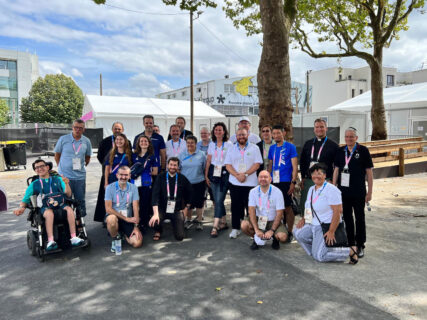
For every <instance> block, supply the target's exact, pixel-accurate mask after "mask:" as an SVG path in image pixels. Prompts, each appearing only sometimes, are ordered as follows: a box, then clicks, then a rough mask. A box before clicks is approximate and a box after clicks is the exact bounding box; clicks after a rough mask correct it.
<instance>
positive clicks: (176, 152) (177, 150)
mask: <svg viewBox="0 0 427 320" xmlns="http://www.w3.org/2000/svg"><path fill="white" fill-rule="evenodd" d="M171 144H172V149H173V154H174V155H175V156H176V155H177V154H178V153H179V148H180V146H181V138H180V139H179V140H178V148H176V151H175V146H174V145H173V140H171Z"/></svg>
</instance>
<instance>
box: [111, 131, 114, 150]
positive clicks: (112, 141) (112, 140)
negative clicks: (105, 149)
mask: <svg viewBox="0 0 427 320" xmlns="http://www.w3.org/2000/svg"><path fill="white" fill-rule="evenodd" d="M111 147H112V148H114V134H113V135H112V136H111Z"/></svg>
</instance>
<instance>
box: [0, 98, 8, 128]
mask: <svg viewBox="0 0 427 320" xmlns="http://www.w3.org/2000/svg"><path fill="white" fill-rule="evenodd" d="M8 122H9V107H8V105H7V103H6V101H4V100H2V99H0V127H2V126H4V125H5V124H6V123H8Z"/></svg>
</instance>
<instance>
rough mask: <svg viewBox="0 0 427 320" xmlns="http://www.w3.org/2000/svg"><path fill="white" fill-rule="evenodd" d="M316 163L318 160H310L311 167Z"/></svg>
mask: <svg viewBox="0 0 427 320" xmlns="http://www.w3.org/2000/svg"><path fill="white" fill-rule="evenodd" d="M316 163H318V162H317V161H311V162H310V167H309V168H311V167H312V166H314V165H315V164H316Z"/></svg>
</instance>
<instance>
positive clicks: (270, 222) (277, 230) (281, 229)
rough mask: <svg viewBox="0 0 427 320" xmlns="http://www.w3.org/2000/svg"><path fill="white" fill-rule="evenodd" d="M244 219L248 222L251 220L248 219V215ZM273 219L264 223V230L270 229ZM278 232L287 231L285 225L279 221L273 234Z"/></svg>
mask: <svg viewBox="0 0 427 320" xmlns="http://www.w3.org/2000/svg"><path fill="white" fill-rule="evenodd" d="M245 220H246V221H249V223H250V222H251V221H250V220H249V217H246V218H245ZM257 221H258V217H257ZM273 222H274V221H273V220H272V221H268V222H267V225H266V227H265V231H268V230H270V229H271V227H272V226H273ZM280 232H283V233H286V234H287V233H288V231H287V230H286V228H285V226H284V225H283V223H282V222H281V221H280V224H279V226H278V227H277V229H276V232H274V234H275V235H276V234H278V233H280Z"/></svg>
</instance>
